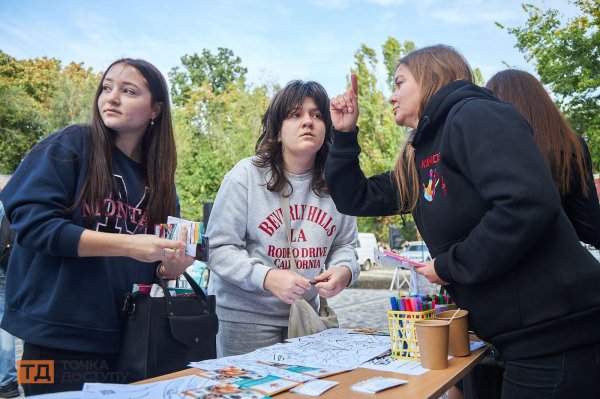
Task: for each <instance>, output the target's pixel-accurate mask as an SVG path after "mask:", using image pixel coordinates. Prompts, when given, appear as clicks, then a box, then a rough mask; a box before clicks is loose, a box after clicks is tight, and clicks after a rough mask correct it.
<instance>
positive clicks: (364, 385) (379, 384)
mask: <svg viewBox="0 0 600 399" xmlns="http://www.w3.org/2000/svg"><path fill="white" fill-rule="evenodd" d="M407 382H408V381H406V380H401V379H399V378H387V377H373V378H369V379H368V380H364V381H361V382H357V383H356V384H354V385H352V386H351V387H350V388H351V389H352V390H353V391H357V392H364V393H376V392H379V391H383V390H384V389H388V388H392V387H395V386H398V385H402V384H406V383H407Z"/></svg>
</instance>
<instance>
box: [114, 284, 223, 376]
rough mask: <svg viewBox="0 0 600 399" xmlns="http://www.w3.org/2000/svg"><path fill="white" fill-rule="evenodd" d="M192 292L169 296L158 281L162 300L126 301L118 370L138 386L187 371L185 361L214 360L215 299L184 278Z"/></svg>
mask: <svg viewBox="0 0 600 399" xmlns="http://www.w3.org/2000/svg"><path fill="white" fill-rule="evenodd" d="M184 276H185V278H186V279H187V281H188V283H189V284H190V286H191V287H192V289H193V291H194V293H193V294H186V295H180V296H173V295H171V293H170V292H169V289H168V288H166V284H165V282H164V281H163V280H162V279H160V286H161V287H162V288H163V291H164V294H165V296H164V297H151V296H150V295H148V294H144V293H141V292H135V293H133V294H131V293H128V294H127V295H126V296H125V301H124V304H123V311H124V312H125V313H126V314H127V317H126V320H125V329H124V334H123V341H122V343H121V351H120V353H119V371H121V372H123V373H126V374H127V380H128V381H130V382H132V381H139V380H142V379H146V378H151V377H156V376H158V375H162V374H167V373H171V372H174V371H179V370H183V369H185V368H187V365H188V363H189V362H192V361H200V360H205V359H214V358H216V355H217V353H216V352H217V350H216V335H217V331H218V329H219V323H218V319H217V315H216V313H215V297H214V295H208V296H207V295H205V294H204V292H203V291H202V289H201V288H200V286H199V285H198V284H197V283H196V282H195V281H194V279H192V278H191V277H190V276H189V275H188V274H187V273H184Z"/></svg>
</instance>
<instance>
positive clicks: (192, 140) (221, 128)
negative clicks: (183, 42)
mask: <svg viewBox="0 0 600 399" xmlns="http://www.w3.org/2000/svg"><path fill="white" fill-rule="evenodd" d="M219 52H220V55H219V56H217V57H214V56H212V55H211V54H210V52H208V50H203V51H202V54H203V56H202V57H198V56H197V55H194V56H184V57H182V64H183V65H184V69H185V70H184V71H180V70H179V69H178V68H174V69H173V70H172V71H171V73H169V76H171V78H172V79H174V80H175V81H174V82H173V83H172V84H173V87H174V89H173V90H172V93H173V103H174V104H177V106H176V107H175V109H174V114H175V118H174V121H175V122H174V123H175V131H176V132H177V148H178V157H179V159H178V167H177V176H176V178H177V190H178V193H179V197H180V202H181V211H182V216H184V217H186V218H190V219H193V220H201V219H202V216H203V215H202V204H203V203H204V202H211V201H213V200H214V198H215V196H216V193H217V191H218V189H219V186H220V184H221V181H222V179H223V176H224V175H225V174H226V173H227V172H228V171H229V170H230V169H231V168H232V167H233V166H234V165H235V164H236V163H237V162H238V161H239V160H241V159H242V158H244V157H247V156H250V155H252V154H253V153H254V144H255V142H256V139H257V138H258V136H259V128H260V118H261V116H262V113H263V112H264V110H265V109H266V108H267V104H268V97H267V92H268V88H267V87H258V88H249V87H247V86H246V84H245V79H244V78H245V73H246V68H244V67H242V66H241V60H240V58H239V57H235V56H234V55H233V52H232V51H231V50H228V49H219ZM191 59H193V62H189V61H190V60H191ZM215 63H219V64H220V68H219V69H218V71H217V72H211V71H215V69H214V64H215ZM222 71H229V72H227V73H224V74H222V73H221V72H222ZM212 73H217V74H218V75H219V77H218V78H215V77H214V76H212ZM182 82H185V85H184V84H183V83H182Z"/></svg>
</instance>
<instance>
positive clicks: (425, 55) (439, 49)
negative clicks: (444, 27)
mask: <svg viewBox="0 0 600 399" xmlns="http://www.w3.org/2000/svg"><path fill="white" fill-rule="evenodd" d="M400 65H404V66H406V67H407V68H408V70H409V71H410V73H411V74H412V75H413V77H414V78H415V80H416V81H417V83H418V84H419V87H420V89H421V101H420V103H419V110H418V113H417V115H418V116H419V118H420V117H421V113H422V112H423V110H424V109H425V106H426V105H427V103H428V102H429V100H431V97H433V96H434V95H435V94H436V93H437V92H438V91H440V89H441V88H443V87H444V86H446V85H448V84H450V83H452V82H454V81H455V80H465V81H468V82H473V72H472V70H471V67H470V66H469V63H468V62H467V61H466V60H465V59H464V57H463V56H462V55H461V54H460V53H459V52H458V51H456V50H455V49H454V48H453V47H450V46H446V45H442V44H438V45H435V46H429V47H423V48H420V49H418V50H414V51H411V52H410V53H408V54H407V55H405V56H404V57H402V58H401V59H400V61H399V62H398V65H397V66H396V69H398V67H399V66H400ZM415 132H416V129H413V131H411V133H410V134H409V137H408V139H407V140H406V142H405V143H404V147H403V148H402V151H401V152H400V156H399V157H398V160H397V161H396V166H395V167H394V173H393V175H394V178H395V179H396V184H397V186H398V199H399V210H400V212H401V213H409V212H412V211H413V210H414V209H415V207H416V206H417V201H418V199H419V193H420V187H419V175H418V172H417V167H416V165H415V149H414V147H413V146H412V140H413V138H414V135H415Z"/></svg>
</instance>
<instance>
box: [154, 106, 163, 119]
mask: <svg viewBox="0 0 600 399" xmlns="http://www.w3.org/2000/svg"><path fill="white" fill-rule="evenodd" d="M161 111H162V103H155V104H154V105H153V106H152V119H156V118H158V116H159V115H160V113H161Z"/></svg>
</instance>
